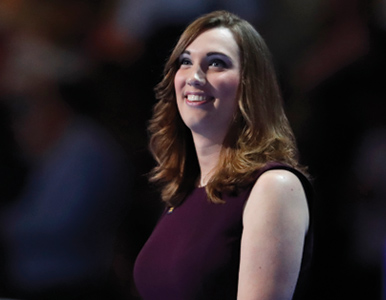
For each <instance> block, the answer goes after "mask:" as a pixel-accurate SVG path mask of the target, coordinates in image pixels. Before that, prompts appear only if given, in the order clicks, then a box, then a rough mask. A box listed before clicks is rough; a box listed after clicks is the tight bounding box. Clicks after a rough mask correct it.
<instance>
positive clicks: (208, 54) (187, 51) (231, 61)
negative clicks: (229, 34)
mask: <svg viewBox="0 0 386 300" xmlns="http://www.w3.org/2000/svg"><path fill="white" fill-rule="evenodd" d="M183 54H188V55H190V54H191V53H190V51H189V50H185V51H184V52H182V53H181V55H183ZM211 56H222V57H224V58H225V59H226V60H228V61H229V63H231V64H233V59H232V58H231V57H230V56H229V55H227V54H225V53H223V52H215V51H213V52H208V53H207V54H206V57H211Z"/></svg>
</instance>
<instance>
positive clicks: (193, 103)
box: [185, 98, 213, 106]
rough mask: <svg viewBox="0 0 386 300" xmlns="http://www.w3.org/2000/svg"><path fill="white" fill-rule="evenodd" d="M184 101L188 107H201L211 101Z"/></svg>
mask: <svg viewBox="0 0 386 300" xmlns="http://www.w3.org/2000/svg"><path fill="white" fill-rule="evenodd" d="M185 100H186V104H188V105H189V106H201V105H204V104H206V103H208V102H211V101H212V100H213V99H210V100H204V101H189V100H188V99H187V98H185Z"/></svg>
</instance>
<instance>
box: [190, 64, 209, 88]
mask: <svg viewBox="0 0 386 300" xmlns="http://www.w3.org/2000/svg"><path fill="white" fill-rule="evenodd" d="M186 83H187V84H188V85H190V86H203V85H204V84H205V83H206V78H205V73H204V72H203V71H202V70H201V68H199V67H198V68H195V69H194V70H193V71H192V72H191V74H190V75H189V77H188V78H187V80H186Z"/></svg>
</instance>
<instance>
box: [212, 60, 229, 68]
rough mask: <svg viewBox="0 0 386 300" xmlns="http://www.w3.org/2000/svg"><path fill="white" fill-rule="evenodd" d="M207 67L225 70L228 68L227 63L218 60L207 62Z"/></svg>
mask: <svg viewBox="0 0 386 300" xmlns="http://www.w3.org/2000/svg"><path fill="white" fill-rule="evenodd" d="M209 66H211V67H216V68H227V67H228V65H227V63H226V62H225V61H224V60H222V59H220V58H215V59H212V60H211V61H210V62H209Z"/></svg>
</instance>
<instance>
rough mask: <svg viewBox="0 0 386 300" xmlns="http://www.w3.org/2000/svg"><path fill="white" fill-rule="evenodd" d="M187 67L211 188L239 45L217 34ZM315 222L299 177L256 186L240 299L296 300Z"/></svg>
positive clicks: (275, 173) (276, 173) (192, 116)
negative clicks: (306, 246)
mask: <svg viewBox="0 0 386 300" xmlns="http://www.w3.org/2000/svg"><path fill="white" fill-rule="evenodd" d="M213 53H216V54H213ZM219 53H220V54H219ZM180 63H181V65H180V69H179V70H178V72H177V73H176V76H175V80H174V84H175V90H176V98H177V106H178V109H179V113H180V115H181V117H182V119H183V121H184V123H185V124H186V126H187V127H188V128H190V130H191V132H192V136H193V140H194V144H195V147H196V152H197V157H198V161H199V165H200V170H201V179H200V183H201V185H205V184H206V183H207V181H208V179H209V178H210V175H211V171H212V170H213V169H214V167H215V166H216V164H217V162H218V159H219V155H220V151H221V147H222V143H223V140H224V137H225V135H226V133H227V130H228V127H229V124H230V122H231V121H232V118H233V115H234V113H235V111H236V106H237V104H236V95H237V89H238V86H239V82H240V53H239V48H238V46H237V43H236V42H235V40H234V37H233V35H232V33H231V32H230V31H229V29H226V28H215V29H210V30H208V31H205V32H204V33H202V34H201V35H199V36H198V37H197V38H196V40H194V41H193V42H192V43H191V44H190V45H189V46H188V47H187V49H186V51H185V53H184V54H182V55H181V57H180ZM188 94H192V95H195V96H204V98H202V99H201V98H198V97H196V98H197V99H201V100H203V101H198V102H196V101H193V102H192V101H189V99H192V98H188V97H187V96H186V95H188ZM308 223H309V215H308V207H307V201H306V196H305V193H304V190H303V187H302V185H301V183H300V181H299V179H298V178H297V177H296V176H295V175H294V174H293V173H291V172H289V171H285V170H271V171H267V172H265V173H264V174H263V175H262V176H261V177H260V178H259V180H257V182H256V183H255V185H254V187H253V188H252V191H251V194H250V196H249V198H248V200H247V203H246V206H245V209H244V213H243V226H244V229H243V234H242V242H241V257H240V270H239V287H238V299H242V300H252V299H256V300H289V299H291V297H292V294H293V291H294V288H295V285H296V281H297V278H298V275H299V270H300V265H301V258H302V251H303V245H304V237H305V235H306V233H307V230H308V225H309V224H308ZM262 241H263V242H262Z"/></svg>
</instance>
